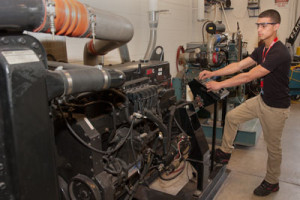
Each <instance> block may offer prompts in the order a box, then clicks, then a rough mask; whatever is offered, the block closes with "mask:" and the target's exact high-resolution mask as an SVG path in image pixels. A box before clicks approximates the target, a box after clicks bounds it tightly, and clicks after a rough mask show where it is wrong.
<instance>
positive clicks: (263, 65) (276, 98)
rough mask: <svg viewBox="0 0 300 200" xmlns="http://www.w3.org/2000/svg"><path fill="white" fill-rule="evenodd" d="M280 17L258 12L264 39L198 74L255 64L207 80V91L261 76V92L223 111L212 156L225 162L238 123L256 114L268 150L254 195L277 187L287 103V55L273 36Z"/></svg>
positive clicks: (209, 74) (210, 74)
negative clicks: (220, 131)
mask: <svg viewBox="0 0 300 200" xmlns="http://www.w3.org/2000/svg"><path fill="white" fill-rule="evenodd" d="M280 21H281V19H280V14H279V13H278V12H277V11H276V10H266V11H264V12H262V13H261V14H260V15H259V16H258V20H257V23H256V24H257V32H258V37H259V38H260V39H261V40H262V41H263V42H264V44H263V45H261V46H259V47H258V48H256V49H255V50H254V51H253V53H252V54H251V55H250V56H249V57H247V58H245V59H243V60H241V61H240V62H237V63H232V64H230V65H228V66H226V67H224V68H222V69H220V70H217V71H213V72H211V71H202V72H201V73H200V74H199V78H200V79H207V78H210V77H213V76H224V75H229V74H233V73H235V72H239V71H241V70H242V69H246V68H249V67H250V66H254V65H256V66H255V67H254V68H252V69H251V70H250V71H249V72H245V73H240V74H238V75H236V76H234V77H232V78H230V79H227V80H224V81H221V82H216V81H210V82H208V83H207V84H206V87H207V89H208V90H209V91H211V90H219V89H221V88H226V87H232V86H237V85H241V84H244V83H247V82H250V81H252V80H254V79H259V78H262V84H261V85H262V90H261V93H260V94H259V95H258V96H256V97H253V98H251V99H248V100H247V101H245V102H244V103H242V104H241V105H239V106H237V107H236V108H235V109H233V110H231V111H229V112H228V113H227V115H226V119H225V127H224V135H223V139H222V146H221V148H220V149H217V150H216V156H215V157H216V160H215V161H216V162H218V163H222V164H227V163H228V161H229V159H230V156H231V153H232V151H233V148H234V147H233V141H234V139H235V136H236V133H237V129H238V126H239V124H241V123H243V122H245V121H248V120H250V119H253V118H258V119H259V120H260V123H261V126H262V130H263V134H264V139H265V142H266V145H267V152H268V161H267V173H266V176H265V178H264V180H263V182H262V183H261V184H260V185H259V186H258V187H257V188H256V189H255V190H254V194H255V195H258V196H266V195H268V194H270V193H271V192H276V191H278V190H279V175H280V165H281V157H282V152H281V136H282V130H283V127H284V124H285V120H286V119H287V118H288V114H289V107H290V97H289V94H288V92H289V87H288V84H289V78H288V74H289V69H290V62H291V58H290V55H289V53H288V50H287V48H286V47H285V46H284V45H283V44H282V42H281V41H278V38H277V30H278V28H279V25H280Z"/></svg>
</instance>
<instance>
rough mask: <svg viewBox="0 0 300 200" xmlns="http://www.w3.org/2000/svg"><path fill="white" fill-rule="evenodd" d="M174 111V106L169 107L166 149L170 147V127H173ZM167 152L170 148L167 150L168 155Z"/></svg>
mask: <svg viewBox="0 0 300 200" xmlns="http://www.w3.org/2000/svg"><path fill="white" fill-rule="evenodd" d="M175 111H176V106H171V107H170V116H169V123H168V140H167V146H168V147H170V146H171V137H172V126H173V121H174V116H175ZM169 151H170V148H168V149H167V155H168V153H169Z"/></svg>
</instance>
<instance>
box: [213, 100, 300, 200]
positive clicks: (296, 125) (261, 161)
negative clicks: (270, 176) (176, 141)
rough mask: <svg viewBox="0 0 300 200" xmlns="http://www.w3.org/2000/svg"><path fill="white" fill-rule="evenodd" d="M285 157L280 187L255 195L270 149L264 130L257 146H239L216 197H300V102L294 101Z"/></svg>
mask: <svg viewBox="0 0 300 200" xmlns="http://www.w3.org/2000/svg"><path fill="white" fill-rule="evenodd" d="M282 149H283V160H282V165H281V176H280V182H279V186H280V190H279V191H278V192H275V193H272V194H270V195H269V196H267V197H257V196H255V195H253V190H254V189H255V188H256V187H257V186H258V185H259V184H260V183H261V181H262V180H263V178H264V175H265V171H266V160H267V152H266V145H265V143H264V139H263V134H260V136H259V139H258V141H257V144H256V145H255V146H254V147H242V146H238V147H236V149H235V151H234V152H233V154H232V157H231V160H230V162H229V164H228V169H230V170H231V172H230V174H229V176H228V177H227V179H226V180H225V182H224V184H223V185H222V187H221V188H220V190H219V191H218V193H217V194H216V196H215V198H214V199H215V200H248V199H251V200H256V199H267V200H271V199H272V200H283V199H284V200H297V199H300V102H296V103H293V104H292V106H291V112H290V116H289V118H288V120H287V121H286V125H285V128H284V131H283V137H282Z"/></svg>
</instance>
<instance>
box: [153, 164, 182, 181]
mask: <svg viewBox="0 0 300 200" xmlns="http://www.w3.org/2000/svg"><path fill="white" fill-rule="evenodd" d="M185 165H186V160H185V159H184V165H183V167H182V168H181V170H180V171H179V172H178V173H177V174H176V175H175V176H172V177H171V178H164V177H162V176H161V173H159V178H160V179H162V180H164V181H171V180H173V179H175V178H177V177H178V176H179V175H180V174H182V172H183V171H184V168H185Z"/></svg>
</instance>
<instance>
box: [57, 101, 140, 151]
mask: <svg viewBox="0 0 300 200" xmlns="http://www.w3.org/2000/svg"><path fill="white" fill-rule="evenodd" d="M57 106H58V108H59V110H60V112H61V115H62V118H63V119H64V122H65V124H66V126H67V128H68V129H69V131H70V132H71V134H72V135H73V136H74V137H75V138H76V139H77V140H78V141H79V142H80V143H81V144H83V145H84V146H85V147H87V148H88V149H91V150H93V151H95V152H97V153H100V154H105V155H106V154H108V155H109V154H112V153H114V152H116V151H117V150H118V149H120V148H121V147H122V146H123V144H124V143H125V141H126V140H127V139H128V137H129V135H130V132H131V129H132V127H133V123H134V119H135V118H134V119H133V120H132V123H131V125H130V129H129V131H128V133H127V135H126V137H125V139H123V140H122V141H121V142H120V143H118V144H117V145H116V146H115V148H114V149H112V150H109V151H102V150H100V149H96V148H94V147H92V146H90V145H89V144H87V143H86V142H85V141H84V140H83V139H81V137H80V136H79V135H78V134H77V133H76V132H75V131H74V129H73V128H72V127H71V125H70V124H69V122H68V121H67V119H66V118H65V116H64V114H63V111H62V109H61V106H60V105H59V103H58V102H57Z"/></svg>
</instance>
